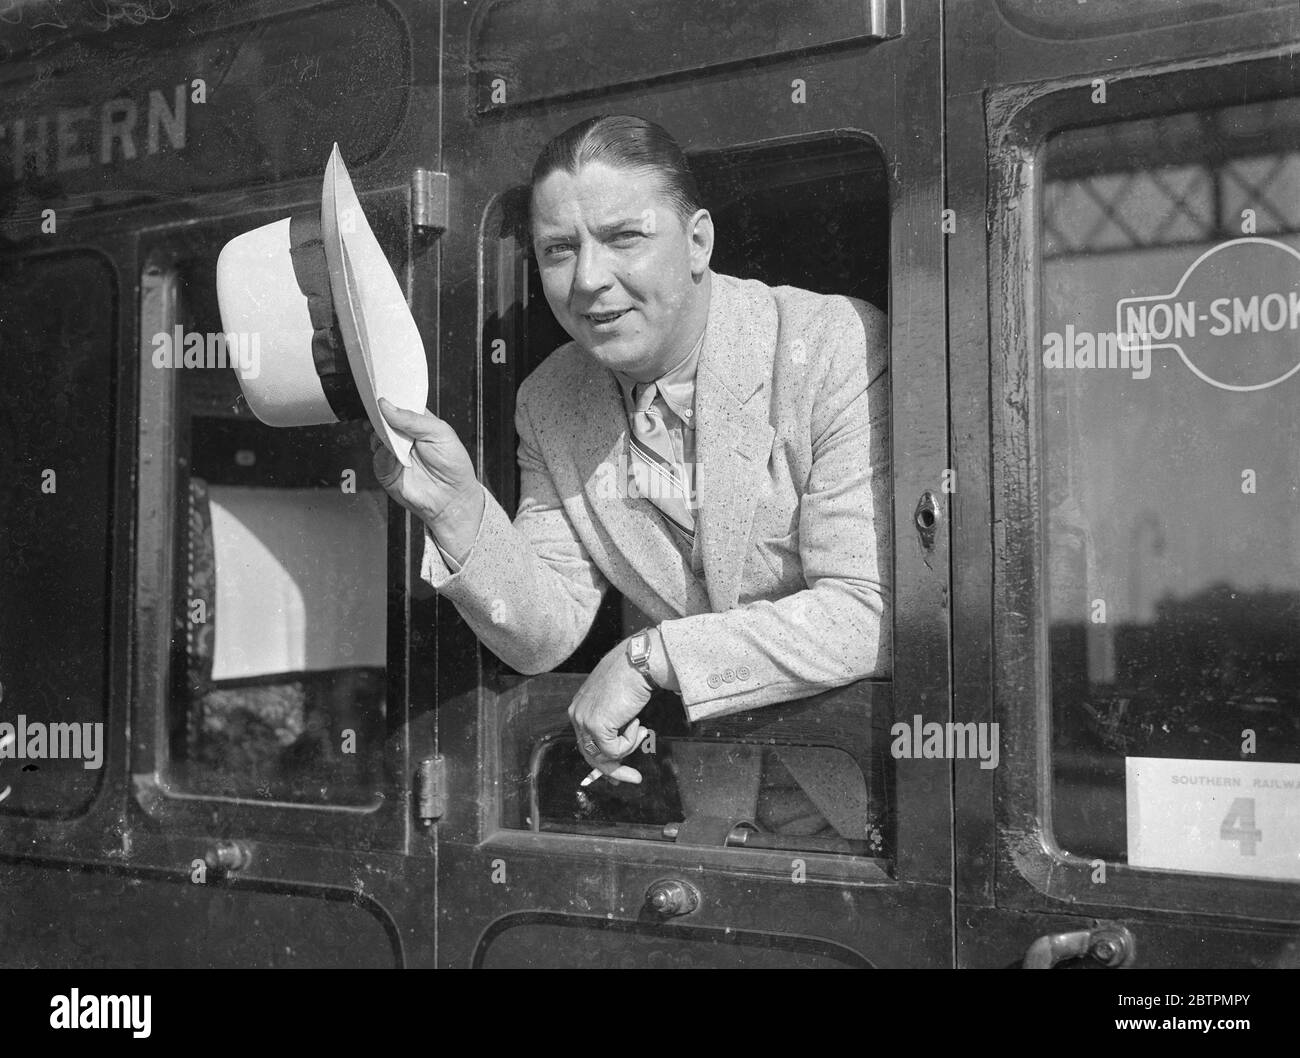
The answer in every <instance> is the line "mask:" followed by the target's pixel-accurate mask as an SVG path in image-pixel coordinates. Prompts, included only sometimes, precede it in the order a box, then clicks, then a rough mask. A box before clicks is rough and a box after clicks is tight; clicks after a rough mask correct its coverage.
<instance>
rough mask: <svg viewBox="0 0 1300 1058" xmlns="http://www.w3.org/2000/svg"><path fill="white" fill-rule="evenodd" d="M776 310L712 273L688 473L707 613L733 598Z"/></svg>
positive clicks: (762, 455) (763, 447) (761, 459)
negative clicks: (692, 475)
mask: <svg viewBox="0 0 1300 1058" xmlns="http://www.w3.org/2000/svg"><path fill="white" fill-rule="evenodd" d="M776 333H777V318H776V310H775V308H774V307H773V306H772V305H771V303H770V301H768V300H767V299H765V298H755V297H750V296H747V294H746V292H745V290H744V288H743V286H742V284H741V281H740V280H736V279H733V278H731V277H729V276H723V275H718V274H717V273H714V275H713V280H712V294H711V303H710V306H709V323H708V331H707V333H706V334H705V337H704V346H703V347H702V348H701V350H700V364H699V368H698V371H697V374H696V381H695V414H696V425H695V429H696V434H695V444H696V459H697V460H698V463H699V465H698V467H697V468H696V481H695V488H696V494H697V499H698V501H699V511H698V515H697V519H696V530H697V531H698V532H699V533H700V534H701V537H700V543H701V545H702V547H703V552H704V574H705V578H706V580H707V583H708V590H709V598H710V601H711V603H712V609H713V610H714V611H717V612H722V611H724V610H729V609H731V608H732V607H733V606H734V605H735V604H736V601H737V599H738V598H739V595H740V586H741V584H740V582H741V575H742V574H743V572H744V565H745V558H746V556H747V555H748V553H749V533H750V529H751V527H752V525H753V521H754V508H755V505H756V504H757V502H758V496H759V493H760V491H761V486H762V483H763V479H764V477H765V475H766V474H767V462H768V457H769V456H770V455H771V452H772V439H773V437H774V436H775V430H773V428H772V426H771V424H770V423H769V422H768V419H767V415H768V404H769V401H767V400H764V399H762V394H764V393H765V392H766V389H767V386H768V384H769V382H770V380H771V377H772V357H773V355H774V353H775V349H776Z"/></svg>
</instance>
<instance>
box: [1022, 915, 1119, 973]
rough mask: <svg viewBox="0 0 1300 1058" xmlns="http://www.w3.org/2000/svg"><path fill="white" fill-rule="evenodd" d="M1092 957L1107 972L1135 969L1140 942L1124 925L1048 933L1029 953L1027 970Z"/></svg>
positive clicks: (1026, 959)
mask: <svg viewBox="0 0 1300 1058" xmlns="http://www.w3.org/2000/svg"><path fill="white" fill-rule="evenodd" d="M1087 955H1090V956H1092V957H1093V958H1094V959H1096V960H1097V961H1098V962H1099V963H1101V964H1102V965H1103V966H1105V967H1106V968H1107V969H1116V968H1120V967H1127V966H1132V965H1133V961H1134V959H1135V958H1136V957H1137V941H1135V940H1134V939H1133V934H1132V933H1130V932H1129V931H1128V929H1127V928H1126V927H1124V926H1120V925H1115V924H1107V925H1103V926H1098V927H1097V928H1096V929H1081V930H1075V931H1073V932H1071V933H1048V934H1045V935H1044V936H1042V937H1039V938H1038V939H1037V940H1036V941H1034V943H1033V944H1031V945H1029V950H1028V951H1027V952H1025V959H1024V962H1023V963H1022V964H1021V966H1022V968H1023V969H1025V970H1050V969H1052V968H1053V967H1054V966H1055V965H1056V964H1057V963H1059V962H1064V961H1065V960H1066V959H1082V958H1083V957H1084V956H1087Z"/></svg>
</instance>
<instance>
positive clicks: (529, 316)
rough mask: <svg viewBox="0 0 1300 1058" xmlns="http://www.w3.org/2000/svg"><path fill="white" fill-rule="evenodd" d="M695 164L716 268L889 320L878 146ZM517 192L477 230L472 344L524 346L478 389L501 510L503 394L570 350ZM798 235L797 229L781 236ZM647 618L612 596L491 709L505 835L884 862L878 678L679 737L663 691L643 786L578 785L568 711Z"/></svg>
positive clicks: (884, 747) (512, 442) (885, 801)
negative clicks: (558, 656) (478, 308)
mask: <svg viewBox="0 0 1300 1058" xmlns="http://www.w3.org/2000/svg"><path fill="white" fill-rule="evenodd" d="M692 167H693V169H694V170H695V173H696V176H697V180H698V182H699V186H700V192H701V198H702V200H703V202H704V204H705V205H706V206H707V207H708V208H709V210H710V212H711V214H712V215H713V218H714V224H715V228H716V231H717V244H716V246H715V250H714V257H713V262H712V267H713V269H714V271H716V272H720V273H723V274H727V275H735V276H742V277H745V278H755V279H760V280H762V281H763V282H766V283H768V284H770V285H774V286H775V285H781V284H790V285H793V286H799V287H802V288H804V289H808V290H815V291H819V292H823V293H842V294H848V295H850V296H853V297H858V298H862V299H864V300H867V301H870V302H872V303H874V304H875V305H877V306H878V307H880V308H882V309H884V308H885V307H886V303H887V290H888V260H889V253H888V246H889V225H888V195H887V191H888V188H887V181H886V177H885V172H884V168H883V165H882V163H881V159H880V157H879V155H878V153H877V152H876V151H875V150H874V148H872V147H868V146H866V145H864V144H862V143H860V142H857V141H840V140H828V141H824V142H821V143H817V144H806V143H805V144H800V145H799V147H798V148H797V149H782V150H766V151H744V152H724V153H719V154H715V155H709V156H703V157H698V158H694V159H692ZM525 195H526V189H518V190H516V191H515V192H513V193H511V194H509V195H506V196H503V197H502V198H501V199H500V200H498V202H497V204H496V207H495V210H494V212H493V213H492V214H491V215H489V217H488V218H487V225H486V231H487V232H488V234H489V238H490V240H491V241H490V242H489V246H490V247H492V251H491V252H488V253H485V255H484V260H485V264H486V267H485V277H484V280H485V290H484V303H485V305H486V307H487V314H486V319H485V332H484V347H485V348H492V347H493V346H494V343H497V342H500V343H503V345H504V347H505V348H506V349H509V350H520V351H521V355H520V356H518V357H510V358H509V359H508V360H507V363H508V364H509V365H512V366H513V367H514V374H513V377H511V376H510V375H508V374H507V372H504V371H502V372H494V373H493V374H492V376H491V377H490V379H489V380H488V381H487V382H485V385H486V386H487V387H488V389H487V392H486V394H485V402H484V403H485V429H484V435H485V437H487V438H488V439H489V447H488V450H487V452H486V457H487V468H488V469H487V471H486V473H487V476H488V479H489V480H490V481H493V482H496V481H505V482H507V483H508V485H509V486H510V487H511V490H510V491H503V494H502V496H501V500H502V503H503V505H504V506H505V507H506V508H507V509H508V510H509V509H513V506H514V504H515V497H516V496H517V477H516V474H517V467H516V463H515V449H516V446H517V443H518V442H517V438H516V436H515V434H514V431H513V429H512V428H511V424H512V422H513V413H514V400H515V389H516V388H517V386H518V384H519V383H520V382H521V381H522V380H523V379H524V378H525V377H527V375H528V374H529V373H530V372H531V371H532V370H533V368H535V367H536V366H537V365H538V364H539V363H540V362H541V360H542V359H543V358H544V357H545V356H546V355H548V354H549V353H550V352H551V351H552V350H553V349H555V348H557V347H558V346H560V345H562V344H564V343H565V342H566V341H568V336H567V335H566V334H565V333H564V332H563V331H562V330H561V329H560V328H559V326H558V325H557V324H556V322H555V320H554V318H553V317H552V315H551V311H550V309H549V307H548V305H547V303H546V301H545V298H544V297H543V296H542V294H541V285H540V280H539V277H538V274H537V270H536V266H535V264H534V262H533V260H532V257H531V254H530V250H529V246H528V240H527V238H526V236H525V235H524V233H523V230H522V224H523V222H524V217H525V215H526V214H525V210H526V198H525ZM792 231H794V232H800V233H803V234H802V236H801V237H800V238H798V239H794V240H792V239H790V238H789V237H788V234H789V233H790V232H792ZM812 233H816V236H815V237H812ZM492 439H496V440H492ZM651 623H652V622H651V620H650V619H649V618H648V617H646V616H645V615H644V614H641V613H640V612H639V611H637V610H636V609H635V607H633V606H632V604H631V603H630V602H629V601H628V600H627V599H624V598H622V597H621V596H620V595H619V594H618V593H617V592H616V591H615V590H614V589H613V588H610V590H609V591H608V593H607V594H606V597H605V600H604V602H603V604H602V606H601V608H600V611H599V613H598V615H597V618H596V622H595V625H594V627H593V629H592V632H591V633H590V635H589V636H588V637H587V641H586V642H585V643H584V644H583V645H582V646H581V647H580V648H579V649H578V650H577V651H576V652H575V653H574V654H573V655H572V656H570V657H569V658H568V659H566V661H564V662H563V663H561V664H560V665H558V666H557V667H556V668H555V670H553V672H552V673H550V674H548V675H544V676H540V677H535V678H533V679H532V680H529V681H527V683H525V684H523V685H522V686H521V687H520V688H518V689H516V690H514V691H512V692H510V693H509V694H508V695H506V696H505V697H504V698H503V699H502V701H501V712H500V715H499V718H498V721H499V725H500V726H499V728H498V730H499V734H500V743H499V745H500V752H501V760H502V769H503V775H504V786H505V790H504V800H505V805H504V812H503V820H502V822H503V824H504V825H505V826H508V827H517V828H524V829H533V830H540V831H548V832H552V831H558V832H565V833H576V834H588V835H604V836H616V837H627V838H639V839H643V840H657V841H665V842H676V843H680V844H692V845H699V844H705V845H715V846H718V847H721V846H723V845H724V844H725V845H729V846H732V847H741V846H743V847H746V848H780V849H791V850H799V851H808V852H838V853H850V854H854V855H863V856H888V855H889V854H890V853H889V833H890V824H889V819H888V805H889V797H888V796H887V791H888V783H889V775H890V774H891V768H892V759H891V758H890V757H889V752H888V748H889V740H888V735H887V732H888V726H889V724H888V721H889V719H890V717H891V708H890V707H891V700H890V696H889V686H888V684H887V683H885V682H875V681H873V682H871V683H870V684H862V685H857V686H855V687H854V688H851V689H849V690H848V691H846V692H844V694H843V697H836V696H833V695H826V696H818V697H817V698H812V699H805V700H803V701H802V702H796V703H791V704H790V705H780V706H772V707H769V708H768V709H766V710H756V711H755V712H754V713H753V714H748V715H745V714H742V715H739V716H736V717H726V718H724V721H725V723H718V724H712V725H711V724H707V723H706V724H704V725H693V726H692V725H688V724H687V723H686V721H685V718H684V713H683V710H682V706H681V702H680V699H678V698H676V697H675V696H673V695H671V694H657V695H656V696H654V697H653V698H652V699H651V702H650V704H649V706H647V708H646V710H645V711H644V712H643V713H642V717H641V719H642V722H643V724H644V725H645V726H647V727H649V728H651V729H652V730H653V731H654V733H655V746H654V751H653V752H650V753H647V752H638V753H636V754H634V755H633V756H632V757H630V758H629V759H628V763H629V764H631V765H632V766H633V767H635V768H637V770H638V771H640V772H641V774H642V778H643V781H642V783H640V784H639V785H635V784H627V783H623V784H619V785H617V786H615V785H613V784H611V783H609V782H607V781H604V780H601V781H598V782H595V783H592V784H590V785H588V786H586V787H583V786H581V785H580V783H581V781H582V779H583V778H584V776H585V775H586V774H587V772H588V770H589V769H588V768H586V766H585V765H584V764H583V761H582V758H581V756H580V755H579V754H578V752H577V748H576V746H575V745H574V741H573V738H572V728H571V727H570V725H569V722H568V717H567V715H566V710H567V708H568V705H569V703H570V702H571V701H572V699H573V696H574V694H575V693H576V692H577V691H578V689H579V688H580V687H581V686H582V683H583V678H584V676H585V674H586V673H588V672H590V671H591V669H592V668H593V667H594V666H595V664H596V663H597V662H598V661H599V660H600V659H601V657H603V656H604V655H605V654H606V653H607V652H608V651H609V650H610V649H611V648H612V647H613V646H614V644H615V643H617V642H618V641H619V640H621V639H623V638H624V637H625V636H627V635H630V634H631V633H632V632H634V631H636V630H637V629H639V628H643V627H645V626H646V625H648V624H651Z"/></svg>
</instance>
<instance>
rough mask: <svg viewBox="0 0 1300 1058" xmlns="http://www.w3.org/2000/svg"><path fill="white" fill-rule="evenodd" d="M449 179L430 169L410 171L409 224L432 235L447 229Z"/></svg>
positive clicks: (443, 174) (444, 174) (449, 207)
mask: <svg viewBox="0 0 1300 1058" xmlns="http://www.w3.org/2000/svg"><path fill="white" fill-rule="evenodd" d="M450 190H451V179H450V177H448V176H447V174H446V173H439V172H435V171H434V170H432V169H416V170H414V171H413V172H412V173H411V225H412V226H413V227H414V228H415V229H416V230H417V231H423V232H428V233H430V234H433V235H437V234H440V233H442V232H444V231H446V230H447V223H448V220H449V218H450V215H451V214H450V210H451V206H450V203H449V197H450Z"/></svg>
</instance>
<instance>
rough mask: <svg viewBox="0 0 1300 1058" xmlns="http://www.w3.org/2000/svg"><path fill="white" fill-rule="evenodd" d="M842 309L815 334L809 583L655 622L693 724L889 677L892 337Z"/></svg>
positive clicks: (875, 322) (802, 551) (804, 561)
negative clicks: (816, 380) (770, 595)
mask: <svg viewBox="0 0 1300 1058" xmlns="http://www.w3.org/2000/svg"><path fill="white" fill-rule="evenodd" d="M847 304H848V305H850V306H852V308H851V310H849V309H846V310H845V311H844V312H843V313H842V314H841V313H840V312H837V313H835V321H834V322H835V326H828V327H825V328H824V329H823V330H822V331H821V336H820V338H819V345H820V347H821V348H820V352H821V355H820V356H819V357H818V360H819V362H820V363H819V366H820V367H821V369H822V371H821V378H820V384H819V385H818V384H816V383H814V385H816V390H815V393H814V396H813V400H812V404H811V408H810V413H809V414H810V424H811V444H812V468H811V472H810V474H809V477H808V480H807V484H806V487H805V490H804V493H803V496H802V497H801V499H800V503H799V523H798V527H799V557H800V561H801V565H802V572H803V581H804V585H805V587H804V588H803V590H800V591H795V592H793V593H791V594H789V595H787V596H784V597H782V598H779V599H774V600H769V599H764V600H753V601H750V602H748V603H743V604H741V605H738V606H736V607H734V608H732V609H730V610H727V611H726V612H724V613H707V614H695V615H692V616H690V617H683V618H678V619H674V620H669V621H665V622H663V623H662V624H660V626H659V630H660V633H661V635H662V636H663V640H664V649H665V651H666V653H667V655H668V659H669V661H671V662H672V665H673V668H674V671H675V672H676V674H677V678H678V681H679V682H680V684H681V694H682V701H683V703H684V704H685V706H686V712H687V715H688V716H689V717H690V719H691V720H692V721H695V720H702V719H705V718H707V717H711V716H722V715H725V714H728V713H735V712H741V711H743V710H748V709H753V708H755V707H758V706H764V705H770V704H772V703H775V702H780V701H788V700H791V699H795V698H804V697H807V696H809V695H812V694H816V693H818V692H821V691H826V690H830V689H832V688H835V687H840V686H843V685H845V684H848V683H852V682H854V681H855V680H859V679H862V678H864V677H867V676H872V675H877V676H881V675H887V674H888V672H889V668H890V649H891V637H890V625H891V613H890V605H889V599H890V586H889V577H890V573H889V570H890V561H891V548H890V535H891V533H890V530H891V517H892V513H891V504H890V479H891V473H890V457H889V394H888V386H889V381H888V374H887V370H886V364H887V352H886V351H887V349H888V345H887V341H888V339H887V331H886V323H885V317H884V315H883V314H882V313H880V312H879V311H878V310H876V309H873V308H871V307H870V306H866V305H862V304H861V303H853V302H848V303H847ZM777 355H778V356H782V355H788V354H787V353H785V352H784V351H783V349H782V348H778V350H777Z"/></svg>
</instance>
